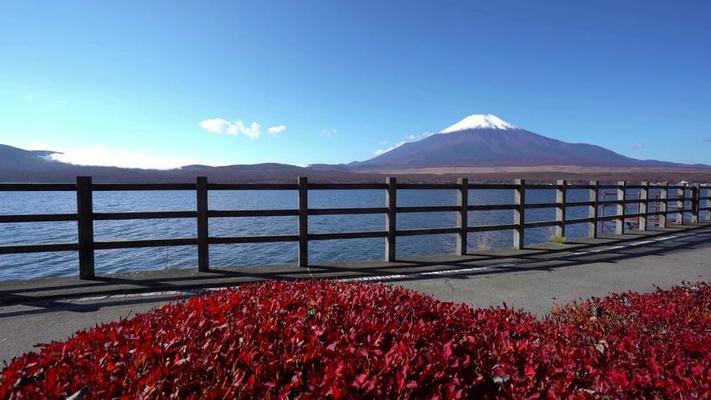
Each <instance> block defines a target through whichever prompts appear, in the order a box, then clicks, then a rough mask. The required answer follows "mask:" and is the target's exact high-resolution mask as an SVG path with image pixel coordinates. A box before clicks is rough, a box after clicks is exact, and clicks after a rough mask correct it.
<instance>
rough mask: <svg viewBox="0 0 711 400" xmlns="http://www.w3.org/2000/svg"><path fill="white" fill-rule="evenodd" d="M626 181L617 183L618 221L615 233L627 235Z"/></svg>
mask: <svg viewBox="0 0 711 400" xmlns="http://www.w3.org/2000/svg"><path fill="white" fill-rule="evenodd" d="M625 185H626V184H625V181H619V182H617V219H616V220H615V233H616V234H618V235H622V234H624V233H625V192H626V190H625Z"/></svg>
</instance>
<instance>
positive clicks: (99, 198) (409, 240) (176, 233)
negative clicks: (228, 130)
mask: <svg viewBox="0 0 711 400" xmlns="http://www.w3.org/2000/svg"><path fill="white" fill-rule="evenodd" d="M604 192H606V191H603V190H601V199H602V198H603V193H604ZM607 192H609V193H613V191H607ZM650 192H651V194H650V197H652V196H653V195H654V190H651V191H650ZM635 196H637V193H635V192H634V191H631V190H630V191H628V198H636V197H635ZM526 197H527V200H526V201H527V203H548V202H554V201H555V191H554V190H553V189H538V190H535V189H530V190H527V191H526ZM456 199H457V193H456V191H455V190H398V198H397V200H398V206H426V205H430V206H432V205H456ZM587 199H588V191H587V190H575V189H571V190H568V201H586V200H587ZM614 199H615V196H614V195H609V194H608V195H605V200H614ZM469 203H470V204H471V205H478V204H511V203H513V191H512V190H471V191H470V193H469ZM384 205H385V193H384V191H383V190H320V191H319V190H311V191H309V206H310V207H311V208H327V207H383V206H384ZM195 207H196V205H195V192H194V191H147V192H134V191H126V192H95V193H94V211H95V212H127V211H186V210H195ZM209 207H210V209H212V210H249V209H274V208H278V209H285V208H292V209H295V208H297V193H296V192H295V191H211V192H210V193H209ZM74 212H76V194H75V193H74V192H0V214H37V213H74ZM628 212H630V213H633V212H636V206H634V207H630V209H629V211H628ZM600 213H601V215H602V214H603V213H604V215H610V214H613V213H614V207H605V209H604V210H603V209H602V208H601V210H600ZM567 215H568V216H567V218H568V219H577V218H585V217H587V207H569V208H568V210H567ZM554 218H555V210H554V209H529V210H527V211H526V222H536V221H550V220H553V219H554ZM456 223H457V222H456V213H455V212H439V213H403V214H398V220H397V226H398V229H410V228H434V227H453V226H456ZM511 223H513V211H485V212H483V211H476V212H471V213H470V215H469V225H470V226H472V225H487V224H511ZM0 227H1V228H2V231H0V246H3V245H11V244H45V243H68V242H76V240H77V233H76V222H45V223H16V224H2V225H0ZM612 227H613V223H612V222H609V223H608V225H607V228H609V229H611V228H612ZM196 229H197V228H196V221H195V219H163V220H132V221H96V222H95V223H94V235H95V240H97V241H110V240H134V239H160V238H188V237H195V236H196ZM384 229H385V216H384V215H380V214H374V215H346V216H310V217H309V232H310V233H321V232H347V231H375V230H384ZM552 229H553V228H552V227H549V228H533V229H527V230H526V243H527V244H533V243H541V242H545V241H547V240H548V239H549V237H550V235H551V233H552ZM297 230H298V221H297V217H258V218H257V217H250V218H211V219H210V236H240V235H244V236H254V235H289V234H297ZM567 230H568V231H567V235H566V236H567V237H584V236H585V235H586V233H587V227H586V225H585V224H575V225H568V228H567ZM512 237H513V236H512V232H511V231H500V232H488V233H472V234H470V236H469V250H470V251H476V250H477V248H482V247H484V248H489V247H496V248H507V247H511V246H512V242H513V240H512ZM455 244H456V235H452V234H449V235H429V236H408V237H398V239H397V254H398V256H399V257H412V256H422V255H429V254H441V253H451V252H454V250H455ZM384 247H385V246H384V239H382V238H376V239H349V240H330V241H312V242H310V243H309V260H310V262H311V263H314V264H316V263H319V262H326V261H345V260H368V259H370V260H372V259H382V258H383V254H384ZM296 260H297V243H295V242H294V243H273V244H271V243H265V244H238V245H211V246H210V264H211V266H213V267H228V266H241V265H245V266H249V265H270V264H293V263H296ZM196 265H197V249H196V246H185V247H163V248H145V249H120V250H97V251H96V273H97V274H98V275H105V274H111V273H119V272H133V271H144V270H156V269H170V268H196ZM76 275H78V256H77V254H76V252H57V253H36V254H13V255H0V280H10V279H29V278H37V277H49V276H76Z"/></svg>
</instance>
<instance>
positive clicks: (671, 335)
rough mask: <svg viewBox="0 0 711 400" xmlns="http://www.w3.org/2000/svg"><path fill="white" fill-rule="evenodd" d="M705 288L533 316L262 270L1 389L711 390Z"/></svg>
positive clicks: (55, 357) (56, 349) (55, 348)
mask: <svg viewBox="0 0 711 400" xmlns="http://www.w3.org/2000/svg"><path fill="white" fill-rule="evenodd" d="M710 343H711V286H709V285H708V284H703V283H702V284H696V285H693V286H683V287H677V288H674V289H672V290H668V291H662V290H659V291H657V292H656V293H653V294H645V295H640V294H634V293H627V294H623V295H614V296H611V297H608V298H605V299H593V300H590V301H586V302H583V303H580V304H572V305H570V306H567V307H565V308H563V309H558V310H554V312H553V313H552V315H551V316H550V317H547V318H545V319H544V320H541V321H539V320H536V319H535V318H534V317H533V316H531V315H530V314H527V313H524V312H519V311H513V310H509V309H502V308H499V309H472V308H469V307H467V306H464V305H457V304H452V303H444V302H440V301H437V300H435V299H433V298H431V297H428V296H425V295H421V294H418V293H415V292H412V291H409V290H405V289H400V288H392V287H388V286H384V285H368V284H354V283H335V282H327V281H317V282H266V283H259V284H251V285H245V286H242V287H240V288H239V289H234V290H224V291H218V292H213V293H210V294H206V295H202V296H198V297H194V298H191V299H189V300H187V301H185V302H180V303H173V304H169V305H167V306H165V307H163V308H161V309H158V310H155V311H152V312H148V313H145V314H141V315H137V316H136V317H135V318H133V319H130V320H124V321H119V322H112V323H109V324H105V325H101V326H98V327H96V328H93V329H89V330H87V331H81V332H78V333H77V334H75V335H74V336H73V337H72V338H70V339H69V340H67V341H66V342H54V343H51V344H49V345H47V346H45V347H44V348H42V349H41V351H40V352H39V353H30V354H26V355H24V356H22V357H19V358H16V359H14V360H13V361H12V362H11V363H10V365H9V366H8V367H6V368H5V369H4V370H3V371H2V374H1V375H0V398H18V399H20V398H37V397H43V398H44V397H48V398H66V397H67V396H69V395H72V394H74V393H76V392H78V391H80V390H82V389H83V393H84V394H85V398H113V397H116V398H125V399H133V398H169V397H170V398H207V399H218V398H219V399H222V398H302V399H309V398H334V399H338V398H353V397H358V398H362V397H365V398H381V397H387V398H462V397H464V398H505V399H508V398H530V399H536V398H541V399H544V398H545V399H557V398H572V399H578V398H579V399H587V398H591V399H592V398H606V396H607V397H609V398H708V396H709V393H711V347H710V346H711V345H710Z"/></svg>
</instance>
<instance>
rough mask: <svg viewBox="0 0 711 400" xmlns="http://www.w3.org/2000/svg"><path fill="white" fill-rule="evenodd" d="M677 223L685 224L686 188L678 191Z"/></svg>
mask: <svg viewBox="0 0 711 400" xmlns="http://www.w3.org/2000/svg"><path fill="white" fill-rule="evenodd" d="M676 196H677V197H676V223H677V224H679V225H683V224H684V200H685V199H686V188H684V187H683V186H682V187H681V188H679V189H677V190H676Z"/></svg>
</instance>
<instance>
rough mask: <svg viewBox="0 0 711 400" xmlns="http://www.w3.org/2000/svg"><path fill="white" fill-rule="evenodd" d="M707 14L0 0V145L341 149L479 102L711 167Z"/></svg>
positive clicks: (513, 4)
mask: <svg viewBox="0 0 711 400" xmlns="http://www.w3.org/2000/svg"><path fill="white" fill-rule="evenodd" d="M710 14H711V2H707V1H697V2H687V1H675V2H668V1H667V2H653V1H644V2H642V1H639V2H637V1H629V2H619V1H598V2H582V1H577V2H570V1H535V2H533V1H476V2H474V1H470V2H452V1H442V2H430V1H427V2H419V1H403V2H395V1H392V2H382V1H372V2H370V1H352V2H341V1H337V2H333V1H308V0H306V1H245V2H237V1H225V2H218V1H210V2H204V1H140V2H139V1H108V0H107V1H69V0H65V1H61V2H49V1H32V0H17V1H15V0H6V1H3V2H0V143H5V144H11V145H16V146H20V147H25V148H48V149H56V150H62V151H65V152H66V153H67V155H66V159H67V160H68V161H73V162H77V163H94V164H117V165H133V166H140V167H170V166H175V165H180V164H186V163H206V164H218V165H219V164H241V163H257V162H266V161H276V162H285V163H292V164H301V165H303V164H310V163H320V162H324V163H340V162H350V161H353V160H363V159H368V158H370V157H372V156H373V155H374V153H375V152H376V151H378V150H379V149H384V148H387V147H390V146H392V145H394V144H397V143H399V142H401V141H403V140H408V139H407V138H408V137H411V135H414V136H417V135H421V134H423V133H425V132H434V131H438V130H441V129H443V128H445V127H447V126H449V125H451V124H453V123H455V122H456V121H458V120H460V119H461V118H463V117H465V116H466V115H469V114H479V113H491V114H496V115H498V116H500V117H501V118H503V119H505V120H507V121H509V122H511V123H513V124H516V125H518V126H521V127H523V128H525V129H528V130H531V131H534V132H537V133H541V134H544V135H547V136H551V137H554V138H557V139H561V140H566V141H572V142H588V143H593V144H598V145H602V146H605V147H608V148H610V149H613V150H615V151H618V152H620V153H623V154H625V155H629V156H633V157H637V158H654V159H663V160H671V161H678V162H701V163H709V164H711V151H710V150H711V128H709V127H711V74H710V73H709V71H711V39H710V38H711V24H709V23H708V18H709V15H710ZM223 120H224V121H223ZM238 121H241V122H238ZM253 123H256V124H258V125H259V127H256V126H255V125H253ZM201 125H202V126H201ZM282 127H283V128H284V129H282ZM205 128H207V129H205ZM269 128H273V129H272V131H273V132H272V133H270V132H269ZM276 131H279V132H276ZM216 132H221V133H216Z"/></svg>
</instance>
